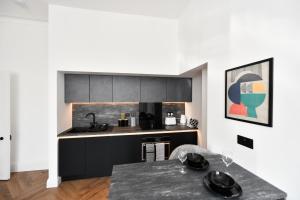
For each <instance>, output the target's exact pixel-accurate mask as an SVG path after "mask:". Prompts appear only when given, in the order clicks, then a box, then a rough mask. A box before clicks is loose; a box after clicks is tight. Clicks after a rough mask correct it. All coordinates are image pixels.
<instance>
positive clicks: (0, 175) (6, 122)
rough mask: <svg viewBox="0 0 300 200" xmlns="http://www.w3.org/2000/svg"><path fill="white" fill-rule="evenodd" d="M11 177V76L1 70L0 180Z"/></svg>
mask: <svg viewBox="0 0 300 200" xmlns="http://www.w3.org/2000/svg"><path fill="white" fill-rule="evenodd" d="M8 179H10V77H9V74H8V73H6V72H0V180H8Z"/></svg>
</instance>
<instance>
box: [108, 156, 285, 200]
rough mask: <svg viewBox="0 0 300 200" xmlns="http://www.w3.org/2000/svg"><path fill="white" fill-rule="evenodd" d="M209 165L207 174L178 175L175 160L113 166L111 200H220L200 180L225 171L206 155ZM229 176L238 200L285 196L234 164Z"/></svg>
mask: <svg viewBox="0 0 300 200" xmlns="http://www.w3.org/2000/svg"><path fill="white" fill-rule="evenodd" d="M205 157H206V159H207V160H208V161H209V163H210V167H209V169H208V170H207V171H204V172H201V171H193V170H191V169H188V168H186V171H187V173H186V174H181V173H180V172H179V170H180V168H181V167H182V165H181V163H180V162H179V161H178V160H168V161H158V162H151V163H135V164H126V165H116V166H114V168H113V173H112V177H111V186H110V194H109V197H110V198H109V199H110V200H126V199H130V200H140V199H144V200H148V199H149V200H150V199H151V200H152V199H160V200H176V199H189V200H196V199H197V200H199V199H205V200H218V199H223V197H220V196H218V195H216V194H213V193H212V192H210V191H208V190H207V189H206V188H205V186H204V185H203V177H204V176H205V175H206V174H207V173H208V172H209V171H210V170H219V171H226V169H225V165H224V163H223V162H222V160H221V156H220V155H206V156H205ZM228 172H229V173H230V174H231V175H232V177H233V178H234V179H235V180H236V181H237V183H239V184H240V186H241V187H242V189H243V194H242V196H241V197H239V198H238V199H239V200H279V199H285V198H286V197H287V194H286V193H285V192H283V191H281V190H280V189H278V188H276V187H275V186H273V185H271V184H270V183H268V182H266V181H265V180H263V179H261V178H259V177H258V176H256V175H254V174H252V173H251V172H249V171H247V170H246V169H244V168H242V167H241V166H239V165H237V164H235V163H233V164H232V165H230V166H229V168H228Z"/></svg>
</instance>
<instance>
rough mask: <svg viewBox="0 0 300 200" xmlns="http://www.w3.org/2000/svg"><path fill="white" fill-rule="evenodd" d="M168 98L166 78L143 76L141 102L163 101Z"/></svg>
mask: <svg viewBox="0 0 300 200" xmlns="http://www.w3.org/2000/svg"><path fill="white" fill-rule="evenodd" d="M166 100H167V79H166V78H158V77H141V102H163V101H166Z"/></svg>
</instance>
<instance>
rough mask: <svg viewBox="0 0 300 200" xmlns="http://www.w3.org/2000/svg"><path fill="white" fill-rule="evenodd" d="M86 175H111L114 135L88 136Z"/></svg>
mask: <svg viewBox="0 0 300 200" xmlns="http://www.w3.org/2000/svg"><path fill="white" fill-rule="evenodd" d="M83 140H86V176H87V177H102V176H110V175H111V172H112V164H113V157H112V155H111V153H112V152H111V151H112V146H111V144H112V141H113V138H112V137H98V138H86V139H83Z"/></svg>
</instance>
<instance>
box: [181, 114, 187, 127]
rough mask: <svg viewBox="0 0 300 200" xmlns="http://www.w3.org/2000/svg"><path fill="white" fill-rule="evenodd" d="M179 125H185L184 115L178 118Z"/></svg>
mask: <svg viewBox="0 0 300 200" xmlns="http://www.w3.org/2000/svg"><path fill="white" fill-rule="evenodd" d="M180 125H182V126H185V125H186V116H185V115H181V116H180Z"/></svg>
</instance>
